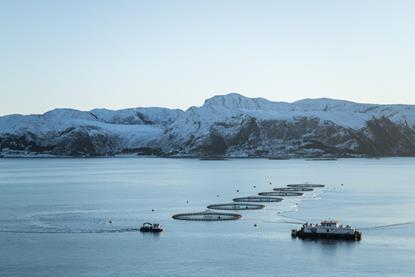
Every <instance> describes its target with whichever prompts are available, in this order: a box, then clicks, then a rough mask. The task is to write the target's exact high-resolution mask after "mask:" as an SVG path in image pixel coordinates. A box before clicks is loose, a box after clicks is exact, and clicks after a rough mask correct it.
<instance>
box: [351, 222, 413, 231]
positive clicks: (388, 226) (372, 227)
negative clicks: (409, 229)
mask: <svg viewBox="0 0 415 277" xmlns="http://www.w3.org/2000/svg"><path fill="white" fill-rule="evenodd" d="M412 224H415V221H407V222H400V223H393V224H387V225H378V226H368V227H362V228H358V229H359V230H377V229H387V228H393V227H400V226H405V225H412Z"/></svg>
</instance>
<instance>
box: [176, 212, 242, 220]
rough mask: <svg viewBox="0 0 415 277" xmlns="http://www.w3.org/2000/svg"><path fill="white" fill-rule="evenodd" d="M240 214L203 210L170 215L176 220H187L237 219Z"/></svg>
mask: <svg viewBox="0 0 415 277" xmlns="http://www.w3.org/2000/svg"><path fill="white" fill-rule="evenodd" d="M241 217H242V216H241V215H240V214H234V213H218V212H212V211H204V212H199V213H182V214H175V215H173V216H172V218H173V219H177V220H189V221H225V220H238V219H240V218H241Z"/></svg>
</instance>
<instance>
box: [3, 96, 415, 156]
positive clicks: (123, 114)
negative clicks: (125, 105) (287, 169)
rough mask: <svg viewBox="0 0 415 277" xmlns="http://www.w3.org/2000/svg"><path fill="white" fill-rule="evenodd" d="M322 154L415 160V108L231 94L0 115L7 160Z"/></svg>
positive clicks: (4, 151) (4, 154) (4, 152)
mask: <svg viewBox="0 0 415 277" xmlns="http://www.w3.org/2000/svg"><path fill="white" fill-rule="evenodd" d="M116 154H146V155H148V154H151V155H160V156H161V155H163V156H212V155H213V156H230V157H258V156H263V157H321V156H329V157H331V156H335V157H338V156H398V155H399V156H413V155H415V106H411V105H374V104H359V103H353V102H348V101H341V100H333V99H325V98H322V99H304V100H300V101H297V102H293V103H285V102H272V101H268V100H266V99H263V98H247V97H244V96H242V95H240V94H236V93H231V94H227V95H220V96H215V97H212V98H210V99H207V100H206V101H205V103H204V104H203V106H201V107H191V108H189V109H187V110H186V111H182V110H177V109H175V110H172V109H165V108H132V109H124V110H118V111H113V110H106V109H94V110H91V111H78V110H72V109H56V110H52V111H49V112H47V113H45V114H42V115H8V116H3V117H0V155H2V156H28V155H32V156H33V155H35V156H36V155H55V156H107V155H116Z"/></svg>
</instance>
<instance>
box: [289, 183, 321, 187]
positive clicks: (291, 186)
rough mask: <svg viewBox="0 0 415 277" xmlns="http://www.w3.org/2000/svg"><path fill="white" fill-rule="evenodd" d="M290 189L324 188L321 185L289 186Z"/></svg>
mask: <svg viewBox="0 0 415 277" xmlns="http://www.w3.org/2000/svg"><path fill="white" fill-rule="evenodd" d="M287 187H290V188H324V185H321V184H290V185H287Z"/></svg>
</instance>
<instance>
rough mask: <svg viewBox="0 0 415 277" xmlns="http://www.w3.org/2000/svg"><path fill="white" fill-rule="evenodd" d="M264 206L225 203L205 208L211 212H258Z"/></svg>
mask: <svg viewBox="0 0 415 277" xmlns="http://www.w3.org/2000/svg"><path fill="white" fill-rule="evenodd" d="M264 207H265V205H261V204H249V203H227V204H213V205H209V206H207V208H208V209H213V210H235V211H237V210H260V209H263V208H264Z"/></svg>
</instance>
